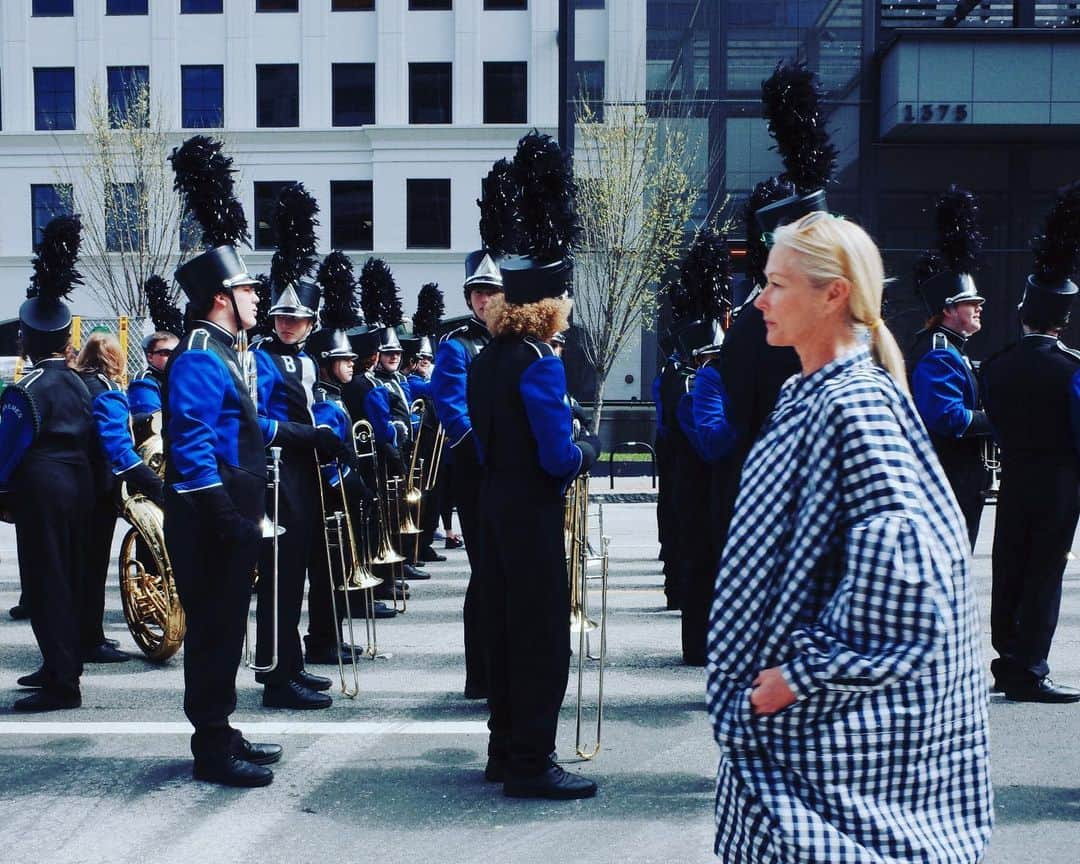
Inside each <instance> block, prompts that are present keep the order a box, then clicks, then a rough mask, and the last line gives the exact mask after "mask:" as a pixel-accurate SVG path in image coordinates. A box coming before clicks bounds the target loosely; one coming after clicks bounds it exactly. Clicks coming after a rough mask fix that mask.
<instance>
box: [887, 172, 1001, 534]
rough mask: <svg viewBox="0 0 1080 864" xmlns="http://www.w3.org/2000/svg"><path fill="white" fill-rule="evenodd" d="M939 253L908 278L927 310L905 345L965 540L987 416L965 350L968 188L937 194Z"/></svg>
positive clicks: (970, 228)
mask: <svg viewBox="0 0 1080 864" xmlns="http://www.w3.org/2000/svg"><path fill="white" fill-rule="evenodd" d="M937 225H938V233H939V243H940V246H941V252H940V254H938V253H936V252H930V253H928V254H926V255H924V256H923V257H922V258H921V259H920V261H919V263H918V264H917V265H916V283H917V288H918V291H919V294H920V296H921V297H922V299H923V302H924V303H925V304H926V309H927V311H928V313H929V314H930V318H929V320H928V321H927V323H926V327H925V328H924V329H923V330H921V331H919V333H918V334H916V336H915V341H914V343H913V345H912V347H911V349H910V351H909V353H908V363H907V365H908V369H909V370H910V375H911V395H912V398H913V399H914V400H915V406H916V407H917V408H918V409H919V415H920V416H921V417H922V418H923V422H924V423H926V428H927V430H928V431H929V432H930V440H931V441H932V442H933V443H934V450H935V451H937V454H938V458H939V459H940V460H941V467H942V468H944V469H945V476H946V477H947V478H948V480H949V485H950V486H951V487H952V490H953V493H954V494H955V495H956V500H957V502H958V503H959V504H960V511H961V512H962V513H963V514H964V521H965V523H966V525H967V530H968V537H969V539H970V540H971V548H972V549H974V548H975V540H976V539H977V538H978V536H979V521H980V520H981V519H982V510H983V503H984V500H985V499H984V495H983V493H984V491H985V489H986V485H987V479H988V478H987V473H986V467H985V465H984V464H983V447H984V445H985V442H986V439H987V437H988V436H989V435H990V421H989V420H987V418H986V412H985V411H983V410H982V409H981V407H980V400H979V386H978V380H977V378H976V376H975V372H974V370H973V368H972V365H971V361H970V360H969V359H968V357H967V354H966V352H965V348H966V345H967V340H968V339H969V338H970V337H971V336H973V335H975V334H976V333H978V332H979V330H980V329H981V328H982V309H983V303H984V302H985V300H984V299H983V298H982V297H980V296H979V293H978V291H977V290H976V287H975V280H974V279H973V278H972V275H971V274H972V273H973V272H974V271H975V268H976V265H977V259H978V255H979V249H980V248H981V246H982V236H981V235H980V234H979V228H978V205H977V203H976V201H975V196H974V195H972V194H971V193H970V192H967V191H965V190H963V189H958V188H957V187H956V186H953V187H951V188H950V189H949V191H948V192H946V193H945V194H944V195H942V196H941V197H940V198H939V199H938V201H937Z"/></svg>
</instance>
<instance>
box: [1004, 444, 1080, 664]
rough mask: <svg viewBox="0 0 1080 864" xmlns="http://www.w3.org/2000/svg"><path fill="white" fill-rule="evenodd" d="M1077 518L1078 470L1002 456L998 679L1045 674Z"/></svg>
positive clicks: (1079, 504)
mask: <svg viewBox="0 0 1080 864" xmlns="http://www.w3.org/2000/svg"><path fill="white" fill-rule="evenodd" d="M1078 518H1080V474H1078V471H1077V469H1076V468H1075V467H1073V468H1070V467H1066V466H1062V465H1061V464H1060V463H1059V462H1056V461H1054V460H1053V459H1045V460H1042V461H1030V462H1029V461H1024V460H1018V459H1016V458H1015V457H1014V458H1012V459H1005V460H1003V461H1002V473H1001V491H1000V492H999V493H998V504H997V522H996V527H995V529H994V552H993V567H994V569H993V573H994V575H993V589H992V593H991V606H990V632H991V641H992V643H993V646H994V650H995V651H997V653H998V655H999V656H998V659H996V660H994V661H993V662H992V663H991V667H990V668H991V671H992V672H993V674H994V677H995V678H996V679H997V680H998V682H999V683H1002V684H1007V683H1010V682H1014V683H1017V684H1024V683H1029V682H1031V681H1033V680H1038V679H1040V678H1043V677H1045V676H1046V675H1047V673H1048V672H1049V670H1050V667H1049V665H1048V663H1047V657H1048V655H1049V654H1050V643H1051V641H1052V640H1053V637H1054V630H1055V629H1056V627H1057V621H1058V612H1059V610H1060V608H1061V580H1062V576H1063V574H1064V572H1065V564H1066V556H1067V555H1068V553H1069V547H1070V545H1071V544H1072V540H1073V534H1074V533H1075V531H1076V524H1077V519H1078Z"/></svg>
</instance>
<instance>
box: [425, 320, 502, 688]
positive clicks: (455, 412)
mask: <svg viewBox="0 0 1080 864" xmlns="http://www.w3.org/2000/svg"><path fill="white" fill-rule="evenodd" d="M490 341H491V334H490V333H489V332H488V329H487V328H486V327H485V326H484V325H483V324H482V323H480V321H479V320H477V319H476V318H471V319H469V320H468V321H467V322H466V323H464V324H462V325H461V326H460V327H457V328H456V329H454V330H451V331H450V332H449V333H447V334H446V335H444V336H443V338H442V339H441V340H440V342H439V347H438V348H437V349H436V351H435V370H434V371H433V372H432V374H431V397H432V399H433V400H434V402H435V411H436V413H437V414H438V417H439V422H440V423H442V425H443V429H444V430H445V431H446V449H447V450H449V452H450V458H451V466H452V467H451V469H450V470H451V471H452V474H451V477H452V481H451V495H452V496H453V498H454V502H455V503H456V504H457V510H458V519H459V520H460V522H461V533H462V536H463V537H464V539H465V552H466V554H467V555H468V558H469V573H470V576H469V585H468V588H467V589H466V591H465V607H464V620H465V692H466V693H468V694H471V695H473V696H482V695H484V694H485V693H486V692H487V678H488V670H487V662H486V659H485V657H486V647H485V646H486V641H487V640H486V638H485V635H484V627H485V620H486V614H485V611H484V597H483V583H482V580H481V579H480V578H479V568H480V566H481V548H480V543H481V537H480V534H479V525H478V521H477V520H478V518H479V506H480V502H479V497H480V463H479V459H478V455H477V451H476V442H475V440H474V439H473V424H472V421H471V420H470V414H469V403H468V397H467V392H468V387H469V386H470V384H469V369H470V366H471V365H472V363H473V361H474V360H475V359H476V357H477V356H478V355H479V354H480V352H481V351H482V350H483V348H484V346H485V345H487V344H488V343H489V342H490ZM444 459H445V457H444Z"/></svg>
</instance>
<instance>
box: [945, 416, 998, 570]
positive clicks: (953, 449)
mask: <svg viewBox="0 0 1080 864" xmlns="http://www.w3.org/2000/svg"><path fill="white" fill-rule="evenodd" d="M933 443H934V449H935V450H936V451H937V454H938V459H939V460H940V461H941V467H942V468H943V469H944V470H945V477H946V479H947V480H948V481H949V486H951V487H952V490H953V494H954V495H955V496H956V503H957V504H959V505H960V512H961V513H962V514H963V515H964V524H965V525H966V526H967V532H968V540H969V541H970V542H971V548H972V549H974V548H975V541H976V539H978V536H979V523H980V522H981V521H982V512H983V507H984V506H985V505H986V499H985V497H984V495H983V492H984V491H985V489H986V487H987V485H988V484H989V476H988V474H987V471H986V466H985V465H984V464H983V460H982V446H983V445H982V439H981V438H976V437H971V438H959V439H955V440H953V441H949V442H947V443H945V442H943V441H942V439H941V438H940V437H938V436H933ZM998 530H1000V529H998Z"/></svg>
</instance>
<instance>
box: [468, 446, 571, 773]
mask: <svg viewBox="0 0 1080 864" xmlns="http://www.w3.org/2000/svg"><path fill="white" fill-rule="evenodd" d="M459 449H460V448H459ZM462 461H465V460H462ZM481 501H482V504H481V512H480V531H481V544H482V555H483V564H482V565H481V570H480V572H481V573H482V574H483V579H484V591H485V601H486V603H487V608H488V613H489V614H488V618H487V622H486V623H487V627H488V663H489V675H488V683H489V689H488V705H489V708H490V711H491V717H490V719H489V720H488V728H489V729H490V730H491V736H490V739H489V743H488V754H489V755H490V756H493V757H496V758H509V760H510V771H511V772H512V773H515V774H517V775H519V776H528V775H534V774H538V773H540V772H542V771H543V770H544V769H545V768H546V767H547V765H548V758H549V754H550V753H551V752H552V751H553V750H554V749H555V733H556V727H557V724H558V720H559V708H560V707H561V705H562V701H563V697H564V696H565V695H566V683H567V679H568V676H569V664H570V625H569V621H570V589H569V585H568V581H567V579H568V577H567V571H566V552H565V539H564V536H563V523H564V508H565V502H564V498H563V496H562V495H561V494H559V490H558V483H557V481H555V480H554V479H553V478H550V477H545V478H539V477H538V476H537V473H536V472H535V471H532V472H530V471H522V470H489V471H487V472H486V474H485V476H484V479H483V481H482V495H481ZM523 501H525V502H528V507H527V508H526V509H524V510H523V508H522V502H523ZM467 536H468V535H467ZM472 536H473V537H475V534H474V535H472ZM469 540H470V542H472V538H471V537H470V538H469ZM475 576H476V573H475V571H474V574H473V578H474V579H475Z"/></svg>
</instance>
